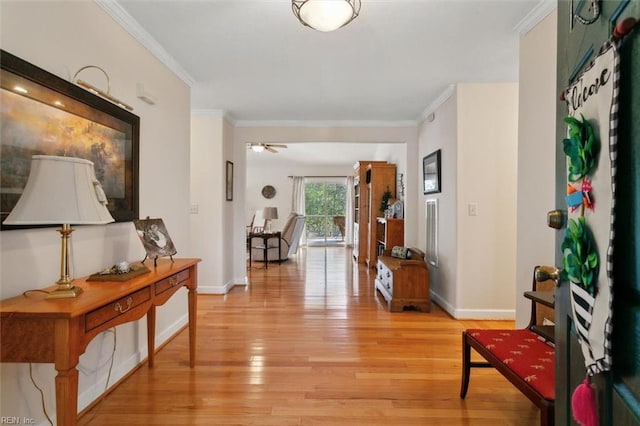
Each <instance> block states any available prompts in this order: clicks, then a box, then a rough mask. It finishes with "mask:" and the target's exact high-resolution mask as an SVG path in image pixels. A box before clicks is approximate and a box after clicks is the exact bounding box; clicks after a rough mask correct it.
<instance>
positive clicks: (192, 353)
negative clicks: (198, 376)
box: [188, 269, 198, 368]
mask: <svg viewBox="0 0 640 426" xmlns="http://www.w3.org/2000/svg"><path fill="white" fill-rule="evenodd" d="M193 272H194V273H197V272H196V271H195V269H194V270H193ZM196 288H197V281H195V280H194V281H193V287H189V296H188V299H189V366H190V367H191V368H193V367H195V365H196V317H197V312H198V291H197V290H196Z"/></svg>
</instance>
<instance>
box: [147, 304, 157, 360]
mask: <svg viewBox="0 0 640 426" xmlns="http://www.w3.org/2000/svg"><path fill="white" fill-rule="evenodd" d="M155 355H156V307H155V306H151V308H150V309H149V311H148V312H147V359H148V362H149V368H153V366H154V364H155V362H154V360H155Z"/></svg>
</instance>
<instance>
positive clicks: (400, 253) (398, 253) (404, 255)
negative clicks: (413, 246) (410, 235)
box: [391, 246, 411, 259]
mask: <svg viewBox="0 0 640 426" xmlns="http://www.w3.org/2000/svg"><path fill="white" fill-rule="evenodd" d="M391 257H395V258H398V259H411V252H410V251H409V247H401V246H393V248H392V249H391Z"/></svg>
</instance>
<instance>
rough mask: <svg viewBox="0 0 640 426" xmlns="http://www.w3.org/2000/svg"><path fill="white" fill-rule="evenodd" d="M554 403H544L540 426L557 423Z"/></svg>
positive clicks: (541, 410)
mask: <svg viewBox="0 0 640 426" xmlns="http://www.w3.org/2000/svg"><path fill="white" fill-rule="evenodd" d="M554 408H555V407H554V404H553V403H551V404H548V405H543V406H542V407H540V426H553V425H554V423H555V418H554V417H555V409H554Z"/></svg>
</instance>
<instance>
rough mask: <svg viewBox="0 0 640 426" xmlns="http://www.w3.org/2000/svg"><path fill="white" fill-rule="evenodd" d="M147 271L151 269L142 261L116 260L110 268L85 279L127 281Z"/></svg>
mask: <svg viewBox="0 0 640 426" xmlns="http://www.w3.org/2000/svg"><path fill="white" fill-rule="evenodd" d="M148 272H151V269H149V268H147V266H146V265H144V264H143V263H142V262H133V263H129V262H118V264H116V265H113V266H112V267H111V268H107V269H104V270H102V271H100V272H97V273H95V274H92V275H90V276H89V278H87V281H128V280H130V279H131V278H135V277H137V276H139V275H142V274H146V273H148Z"/></svg>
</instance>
